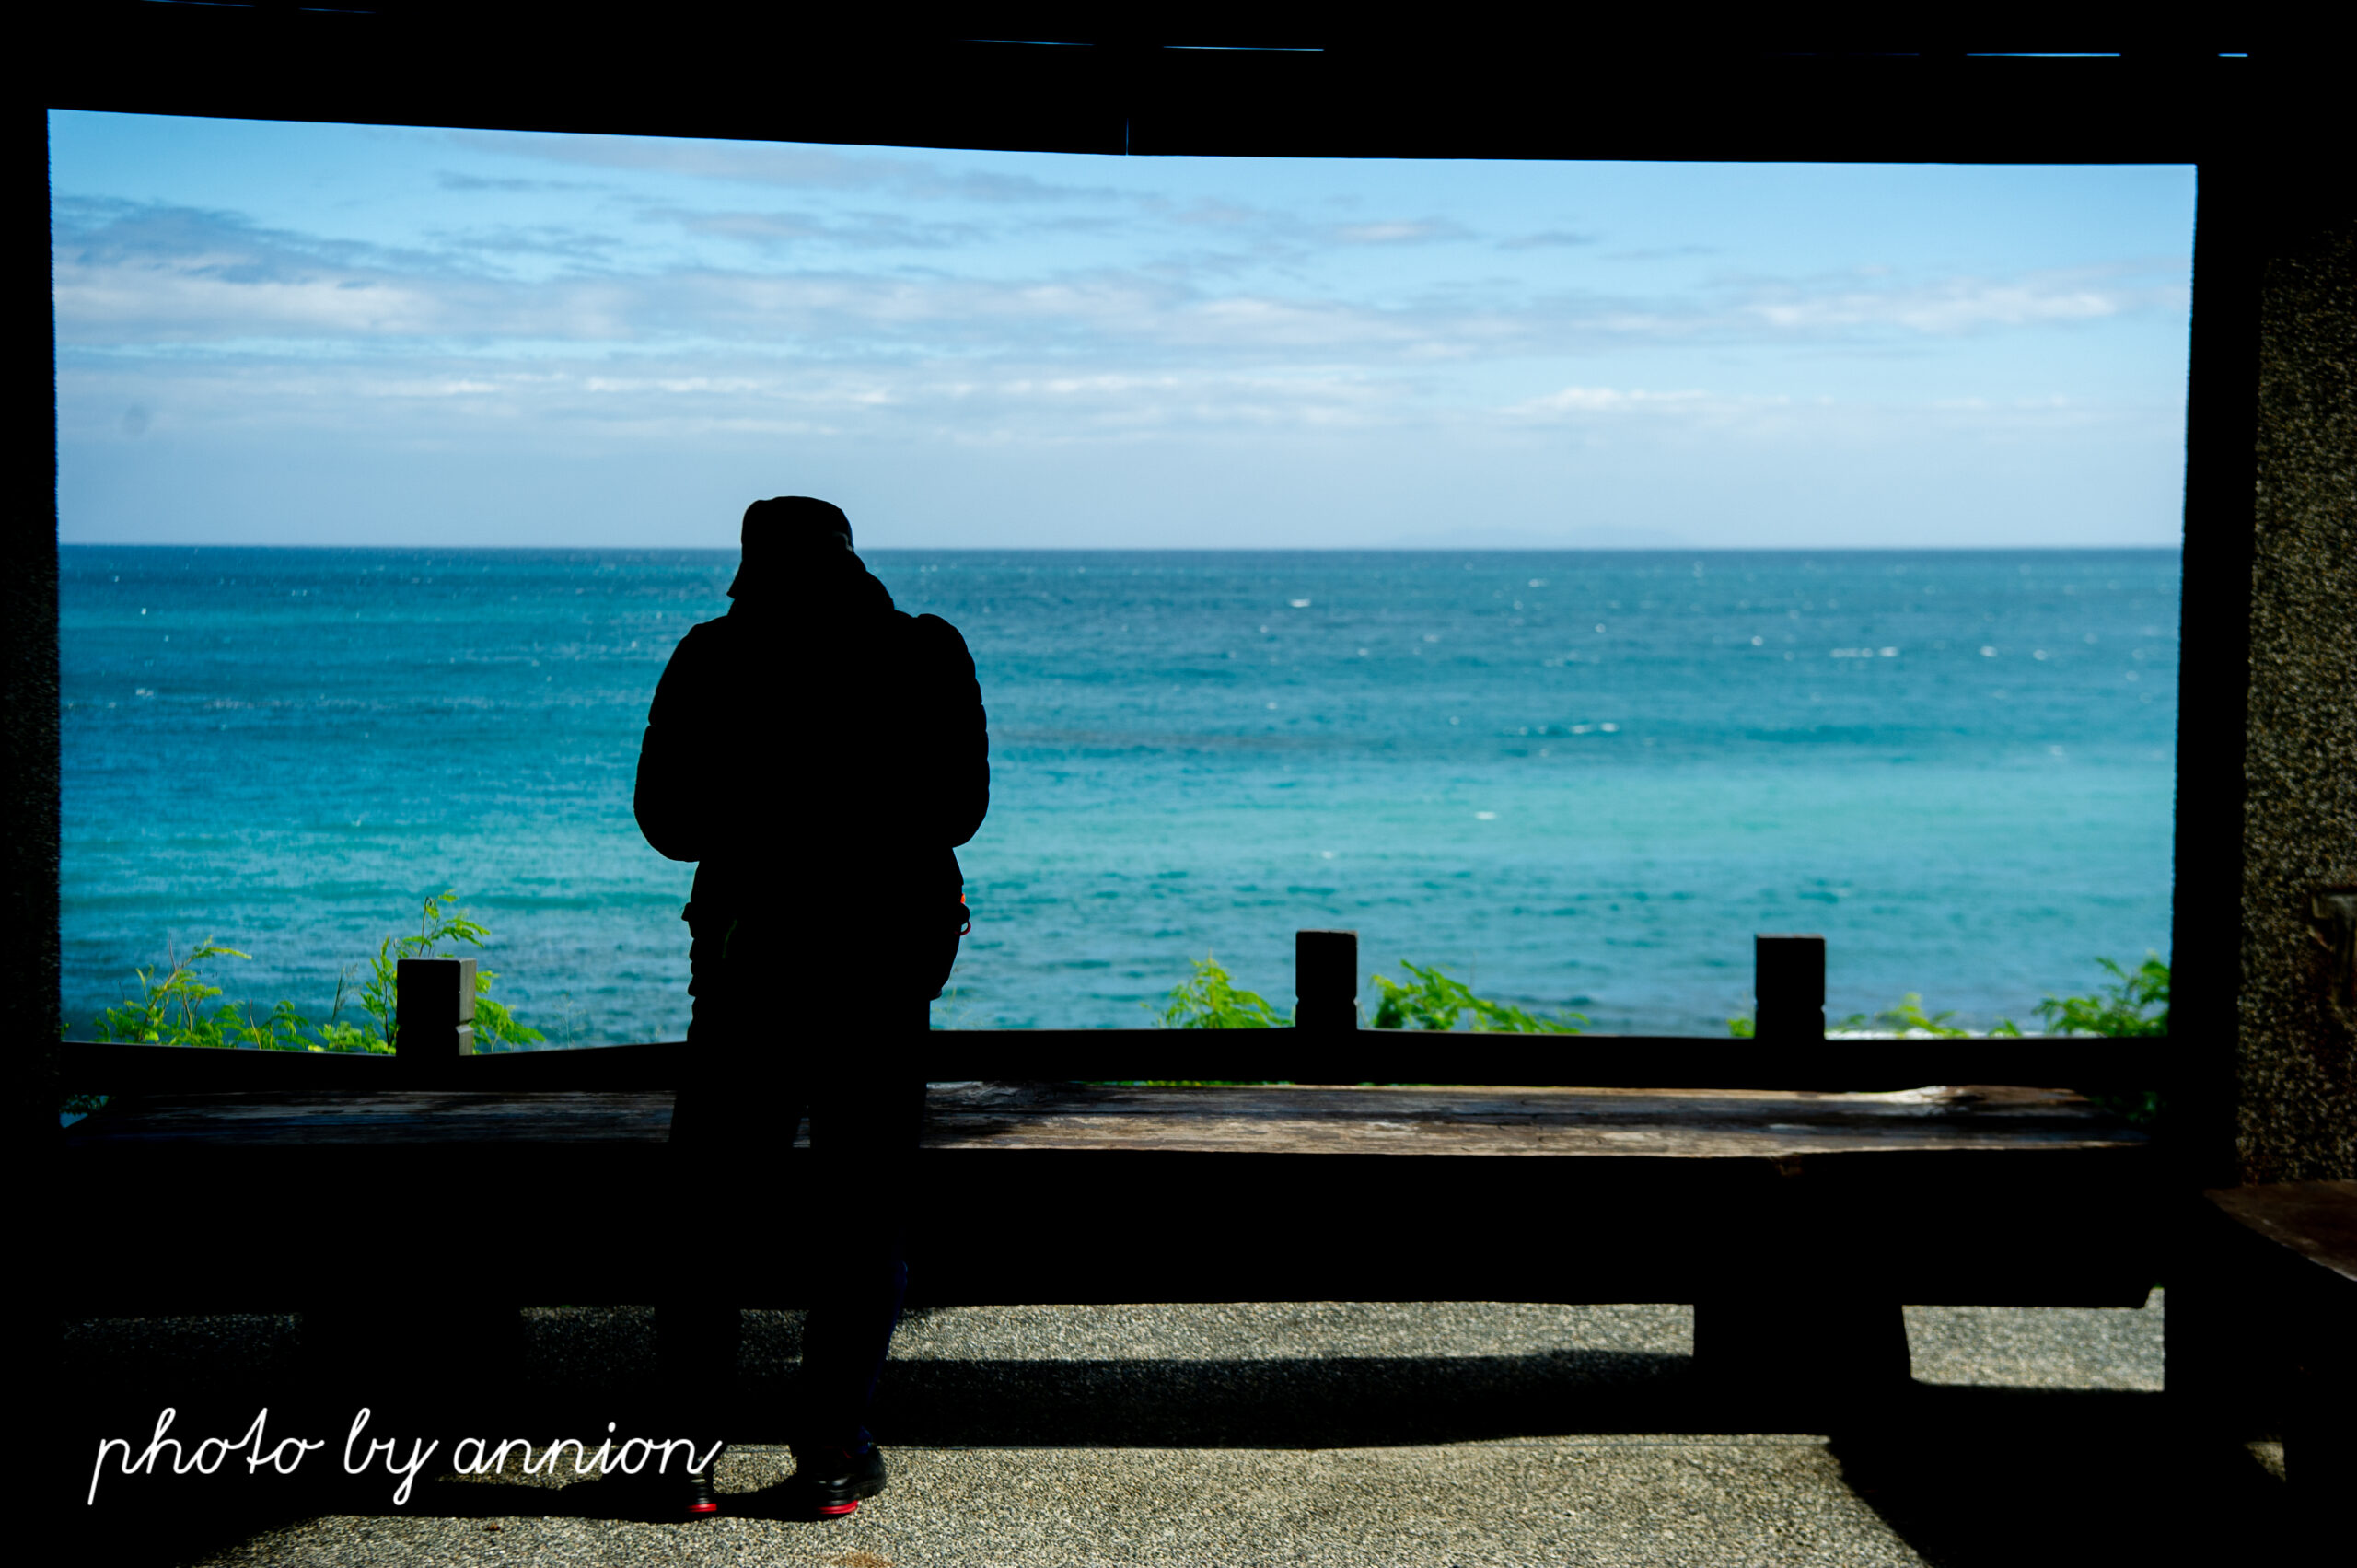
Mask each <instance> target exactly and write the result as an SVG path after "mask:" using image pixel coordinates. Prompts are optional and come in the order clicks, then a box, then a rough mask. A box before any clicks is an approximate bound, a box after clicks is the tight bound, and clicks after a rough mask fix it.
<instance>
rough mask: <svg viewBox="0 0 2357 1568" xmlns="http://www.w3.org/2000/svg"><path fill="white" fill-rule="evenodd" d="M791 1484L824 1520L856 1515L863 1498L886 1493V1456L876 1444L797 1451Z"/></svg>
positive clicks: (800, 1449)
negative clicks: (884, 1491) (853, 1447)
mask: <svg viewBox="0 0 2357 1568" xmlns="http://www.w3.org/2000/svg"><path fill="white" fill-rule="evenodd" d="M789 1484H790V1485H791V1486H792V1487H793V1488H794V1490H795V1492H796V1493H799V1494H800V1495H801V1496H802V1498H803V1499H804V1500H805V1501H807V1503H808V1504H809V1505H810V1507H811V1509H812V1510H813V1511H814V1512H815V1513H817V1515H818V1516H819V1517H820V1518H822V1519H840V1518H842V1517H843V1516H846V1515H849V1514H853V1513H856V1512H857V1511H858V1509H859V1501H860V1499H861V1498H863V1497H873V1496H875V1495H876V1494H877V1493H879V1492H881V1491H883V1490H884V1455H883V1451H882V1450H881V1449H879V1448H877V1446H876V1445H875V1444H873V1443H868V1444H864V1445H862V1446H860V1447H858V1448H855V1449H847V1448H796V1449H795V1451H794V1478H793V1480H792V1481H791V1482H789Z"/></svg>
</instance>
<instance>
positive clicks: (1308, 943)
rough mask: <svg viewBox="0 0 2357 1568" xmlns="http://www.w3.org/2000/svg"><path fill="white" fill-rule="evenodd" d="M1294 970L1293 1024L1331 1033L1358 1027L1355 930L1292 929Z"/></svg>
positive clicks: (1356, 941)
mask: <svg viewBox="0 0 2357 1568" xmlns="http://www.w3.org/2000/svg"><path fill="white" fill-rule="evenodd" d="M1293 974H1294V982H1293V985H1294V1000H1295V1006H1294V1015H1293V1022H1294V1027H1295V1028H1301V1029H1315V1030H1318V1031H1319V1032H1321V1033H1329V1034H1331V1033H1339V1032H1342V1031H1346V1030H1350V1029H1355V1028H1358V1027H1359V934H1358V933H1357V932H1355V931H1296V932H1295V933H1294V935H1293Z"/></svg>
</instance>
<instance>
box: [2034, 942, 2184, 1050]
mask: <svg viewBox="0 0 2357 1568" xmlns="http://www.w3.org/2000/svg"><path fill="white" fill-rule="evenodd" d="M2096 963H2098V964H2101V965H2102V966H2103V967H2104V968H2105V969H2106V970H2108V971H2109V972H2110V974H2111V977H2112V980H2113V982H2114V983H2112V984H2110V985H2103V986H2098V987H2096V994H2094V995H2093V996H2049V997H2048V998H2047V999H2046V1000H2045V1001H2043V1002H2040V1003H2039V1004H2038V1016H2040V1017H2042V1018H2044V1019H2045V1020H2046V1023H2047V1027H2048V1028H2050V1029H2052V1030H2053V1031H2054V1032H2055V1033H2056V1034H2064V1035H2108V1036H2111V1037H2113V1038H2115V1039H2124V1038H2133V1037H2138V1036H2148V1035H2165V1034H2166V1033H2168V1032H2169V966H2168V964H2167V963H2166V962H2165V960H2164V959H2163V958H2161V956H2160V955H2159V954H2158V953H2147V954H2146V955H2145V956H2144V961H2143V962H2142V963H2141V964H2139V965H2137V966H2136V967H2135V968H2134V969H2133V970H2128V969H2122V968H2121V967H2120V966H2119V964H2118V963H2115V962H2114V961H2113V960H2111V959H2109V958H2097V959H2096ZM2155 1007H2157V1008H2159V1009H2160V1011H2159V1012H2157V1013H2155V1012H2154V1011H2153V1009H2154V1008H2155Z"/></svg>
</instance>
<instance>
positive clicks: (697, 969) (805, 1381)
mask: <svg viewBox="0 0 2357 1568" xmlns="http://www.w3.org/2000/svg"><path fill="white" fill-rule="evenodd" d="M743 540H744V553H743V558H742V561H741V563H740V564H739V567H738V570H737V579H736V581H735V582H734V583H733V584H732V585H730V587H729V589H728V594H729V597H730V598H732V599H733V600H735V603H734V604H733V605H732V606H731V607H730V609H729V610H728V613H727V614H726V615H725V616H722V617H721V618H720V619H718V620H716V621H704V622H703V623H702V624H701V625H698V626H696V627H693V628H691V630H690V631H689V633H688V634H687V636H686V637H685V638H683V639H681V641H680V643H679V647H678V648H677V649H675V650H674V651H673V653H672V655H671V662H670V664H669V665H668V667H667V668H665V670H664V671H663V679H662V681H661V682H660V683H659V684H658V685H657V686H656V689H655V702H654V704H653V706H652V708H651V709H650V710H649V712H648V714H647V724H646V738H645V740H644V744H643V746H642V747H641V749H640V751H639V759H638V791H637V798H636V808H637V814H638V823H639V827H640V829H641V830H643V831H644V833H645V834H646V839H647V842H649V843H651V844H653V845H654V846H655V847H656V849H657V850H659V851H661V852H662V853H663V854H665V855H667V856H668V857H669V858H671V859H673V860H692V861H695V862H696V863H697V865H696V877H695V886H694V889H693V891H692V894H691V901H690V902H689V905H688V909H687V914H686V918H687V921H688V929H689V934H690V947H689V960H688V961H689V968H690V972H691V977H692V978H691V980H690V981H689V985H688V991H689V993H690V994H691V996H693V997H694V999H695V1002H694V1013H693V1016H692V1021H691V1023H690V1024H689V1026H688V1042H689V1047H690V1050H689V1054H690V1057H691V1067H690V1069H689V1077H688V1082H687V1083H686V1084H685V1085H684V1086H683V1087H682V1089H681V1090H680V1093H679V1102H678V1106H677V1109H675V1110H674V1112H673V1114H672V1121H671V1140H672V1144H673V1148H674V1151H675V1153H674V1159H675V1168H676V1170H677V1172H678V1174H679V1176H680V1177H681V1178H682V1179H684V1182H685V1191H684V1193H683V1196H682V1198H681V1201H680V1202H679V1204H678V1206H677V1208H676V1213H677V1214H678V1216H679V1217H678V1225H679V1230H678V1232H677V1234H676V1235H674V1236H673V1237H669V1238H668V1243H669V1245H671V1246H673V1247H674V1248H675V1249H677V1251H678V1254H679V1273H678V1276H677V1277H678V1280H679V1283H678V1285H677V1287H676V1288H675V1289H674V1290H673V1292H672V1293H671V1295H670V1298H669V1299H668V1300H666V1301H665V1302H664V1303H663V1304H662V1306H661V1307H659V1308H658V1310H657V1324H658V1328H657V1333H658V1337H659V1340H660V1343H661V1353H662V1360H663V1375H664V1378H665V1382H666V1385H667V1387H668V1388H669V1389H670V1390H671V1405H672V1412H673V1419H674V1420H675V1421H676V1422H679V1423H685V1424H686V1425H687V1426H688V1427H690V1428H691V1429H692V1430H691V1431H686V1432H675V1433H673V1434H670V1435H691V1436H694V1437H695V1438H697V1440H698V1443H699V1452H701V1451H702V1447H704V1446H710V1445H712V1444H714V1443H715V1442H717V1441H718V1440H720V1439H722V1438H725V1437H726V1435H727V1432H726V1413H727V1391H728V1388H729V1387H730V1384H731V1382H732V1375H733V1370H734V1365H735V1360H736V1353H737V1332H738V1313H737V1302H738V1297H737V1296H736V1295H733V1294H732V1293H731V1291H730V1288H729V1286H728V1285H727V1283H726V1281H727V1280H729V1279H731V1278H742V1277H744V1276H745V1275H747V1274H751V1275H753V1276H754V1277H756V1278H760V1277H764V1276H765V1275H766V1274H768V1273H770V1272H775V1271H776V1269H778V1268H779V1267H781V1266H782V1267H783V1268H784V1269H785V1270H788V1271H792V1272H797V1273H798V1275H799V1277H800V1278H801V1280H802V1281H803V1283H804V1285H805V1298H806V1299H807V1301H808V1302H809V1303H810V1311H809V1316H808V1318H807V1323H806V1327H805V1329H804V1331H803V1345H802V1408H801V1410H800V1412H799V1414H798V1416H797V1419H796V1425H795V1431H794V1434H793V1446H794V1451H795V1460H796V1469H795V1485H796V1487H797V1488H798V1489H799V1490H801V1491H803V1492H804V1493H806V1494H807V1501H808V1502H809V1504H811V1505H812V1506H814V1507H816V1508H817V1509H818V1510H819V1511H820V1512H821V1513H828V1514H843V1513H849V1512H851V1511H852V1510H853V1509H854V1508H856V1507H857V1506H858V1499H860V1498H862V1497H866V1496H871V1495H873V1494H874V1493H876V1492H877V1490H879V1489H880V1488H881V1487H882V1486H883V1484H884V1463H883V1458H882V1457H881V1456H880V1455H879V1454H877V1451H876V1448H875V1446H874V1444H873V1442H872V1441H871V1439H870V1437H869V1434H868V1433H867V1430H866V1427H865V1417H866V1411H867V1406H868V1402H869V1400H871V1399H872V1397H873V1395H874V1392H875V1386H876V1378H877V1373H878V1371H879V1370H880V1369H881V1367H882V1365H883V1363H884V1356H885V1352H886V1350H887V1349H888V1347H889V1345H890V1343H891V1339H892V1330H893V1327H894V1325H895V1324H896V1323H897V1322H898V1320H899V1318H900V1300H901V1296H902V1294H903V1292H904V1290H905V1288H906V1285H907V1280H908V1271H907V1266H906V1263H905V1261H904V1260H903V1257H902V1251H901V1237H902V1233H903V1215H904V1214H905V1213H906V1210H907V1205H908V1202H909V1201H910V1192H909V1184H908V1178H909V1168H910V1165H911V1157H912V1156H913V1154H914V1151H915V1148H916V1143H917V1135H918V1131H919V1126H920V1123H921V1121H922V1118H923V1106H924V1084H923V1079H922V1076H921V1073H920V1070H919V1065H918V1063H917V1061H916V1048H917V1047H918V1045H919V1044H920V1043H921V1041H922V1037H923V1032H924V1030H925V1029H926V1028H927V1027H928V1023H927V1004H928V1003H929V1002H931V1001H932V1000H933V999H934V998H935V997H936V996H938V995H940V994H941V987H942V984H943V982H944V981H946V980H947V979H948V976H949V968H950V964H951V962H952V960H953V959H955V958H956V957H957V951H958V933H959V930H960V928H961V926H962V925H963V923H964V906H963V904H962V903H961V901H960V900H961V892H960V889H962V887H963V885H964V881H963V877H962V874H961V873H960V871H959V869H958V857H957V855H956V854H955V853H954V851H955V848H956V846H957V845H958V844H962V843H964V842H966V841H967V840H968V839H970V838H971V837H972V836H973V834H974V830H976V829H977V828H978V827H980V826H981V820H982V815H983V813H984V812H985V811H986V810H987V809H988V808H989V805H990V761H989V752H988V738H987V736H986V734H985V731H984V727H983V714H982V703H981V689H980V687H979V686H977V684H976V683H975V679H974V661H973V658H972V656H970V654H969V653H968V652H967V650H966V643H965V639H964V638H962V637H960V636H959V635H958V631H957V629H956V628H955V627H953V626H951V625H950V624H949V623H948V622H947V621H943V620H941V619H940V618H939V617H937V616H932V615H923V616H915V617H911V616H909V615H907V614H905V613H903V612H901V611H900V610H895V609H894V608H893V607H892V596H891V595H890V594H888V593H887V592H886V591H885V589H884V585H883V584H882V583H880V582H878V581H877V579H876V578H875V577H874V576H872V575H869V574H868V572H867V570H866V568H865V566H864V565H862V564H861V563H860V560H859V557H858V556H856V555H854V554H853V553H852V547H851V523H850V521H849V520H848V519H847V518H845V517H844V516H843V514H842V511H841V510H839V509H838V508H836V507H835V506H833V505H829V504H828V503H827V502H824V501H817V500H812V499H810V498H809V497H807V496H801V495H788V496H781V497H779V498H777V499H774V500H769V501H756V502H754V503H753V505H750V506H749V507H747V508H746V510H745V523H744V534H743ZM806 1111H807V1114H808V1116H809V1118H810V1144H809V1147H808V1149H807V1150H804V1151H795V1150H794V1149H793V1147H792V1145H793V1143H794V1136H795V1124H796V1122H797V1121H798V1120H799V1119H800V1118H801V1117H802V1116H803V1115H804V1114H805V1112H806ZM741 1260H751V1261H752V1262H753V1263H755V1264H756V1267H754V1268H752V1269H746V1268H744V1267H742V1265H741ZM684 1485H685V1495H684V1498H683V1505H684V1506H685V1507H686V1508H687V1509H688V1511H689V1512H690V1513H691V1514H709V1513H713V1512H715V1511H716V1508H717V1504H716V1501H715V1499H714V1493H713V1491H712V1486H711V1472H710V1470H709V1469H706V1470H705V1471H703V1472H702V1473H700V1474H698V1475H696V1476H694V1477H691V1480H690V1481H688V1482H687V1483H684Z"/></svg>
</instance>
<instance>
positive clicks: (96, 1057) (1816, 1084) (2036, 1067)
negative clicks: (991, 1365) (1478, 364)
mask: <svg viewBox="0 0 2357 1568" xmlns="http://www.w3.org/2000/svg"><path fill="white" fill-rule="evenodd" d="M1295 961H1296V988H1297V995H1298V1007H1297V1010H1296V1014H1295V1016H1296V1017H1297V1019H1298V1020H1299V1021H1298V1023H1297V1024H1296V1025H1295V1026H1294V1027H1292V1028H1275V1029H1222V1030H1200V1031H1199V1030H1174V1029H1161V1028H1129V1029H958V1030H939V1031H935V1032H934V1033H931V1034H928V1035H926V1036H924V1037H923V1039H922V1040H921V1041H920V1042H919V1043H918V1044H917V1045H916V1051H917V1054H918V1058H919V1060H918V1065H919V1066H921V1067H922V1068H923V1074H924V1076H925V1078H926V1079H927V1080H928V1081H930V1082H936V1083H939V1082H951V1081H964V1080H976V1079H979V1080H984V1081H993V1082H1030V1081H1059V1080H1087V1081H1097V1082H1138V1081H1160V1080H1167V1079H1183V1080H1195V1081H1202V1080H1213V1081H1227V1080H1234V1081H1248V1082H1289V1083H1303V1084H1359V1083H1454V1084H1502V1085H1503V1084H1515V1085H1528V1086H1548V1085H1565V1086H1588V1087H1595V1088H1616V1087H1629V1088H1726V1089H1741V1088H1758V1089H1792V1088H1822V1089H1844V1090H1864V1089H1898V1088H1908V1087H1913V1086H1918V1085H1924V1084H2025V1085H2033V1084H2034V1085H2041V1086H2069V1087H2073V1088H2080V1089H2087V1088H2149V1087H2153V1086H2158V1085H2160V1084H2162V1083H2163V1082H2164V1080H2165V1069H2166V1067H2167V1065H2168V1060H2169V1055H2168V1042H2167V1041H2166V1040H2104V1039H2090V1038H2087V1037H2084V1036H2077V1037H2037V1036H2030V1037H2023V1038H2020V1039H2012V1038H1996V1039H1968V1040H1923V1039H1916V1040H1827V1039H1826V1038H1825V1000H1824V999H1825V942H1824V938H1822V937H1819V936H1761V937H1759V938H1758V941H1757V945H1756V953H1755V961H1756V970H1755V975H1754V987H1753V993H1754V995H1755V996H1756V997H1757V998H1758V1002H1759V1012H1758V1031H1757V1034H1756V1036H1755V1037H1754V1038H1752V1039H1749V1040H1736V1039H1726V1038H1720V1037H1711V1036H1692V1035H1608V1034H1580V1035H1521V1034H1448V1035H1436V1034H1434V1033H1432V1032H1429V1031H1424V1030H1412V1029H1398V1030H1395V1029H1368V1028H1360V1027H1358V1014H1357V1001H1356V996H1355V993H1356V990H1357V985H1358V937H1357V933H1355V932H1350V931H1303V932H1301V933H1299V934H1298V935H1297V937H1296V941H1295ZM473 1000H474V960H473V959H471V958H404V959H402V960H401V970H400V975H399V991H398V995H397V999H396V1015H395V1016H396V1018H397V1020H398V1028H397V1033H396V1037H395V1039H396V1045H397V1048H398V1049H397V1050H396V1051H394V1052H393V1053H392V1054H389V1055H362V1054H346V1053H320V1052H310V1051H251V1050H246V1051H205V1050H189V1049H184V1048H180V1047H173V1046H160V1045H123V1044H106V1043H97V1042H89V1041H68V1042H66V1043H65V1044H64V1047H63V1069H64V1072H63V1085H62V1086H63V1087H64V1089H65V1090H66V1091H67V1092H69V1093H80V1094H91V1093H96V1094H203V1093H223V1094H227V1093H253V1092H269V1091H272V1090H318V1089H344V1088H351V1089H370V1088H409V1089H415V1088H436V1089H450V1090H468V1091H479V1092H482V1093H517V1094H521V1093H555V1092H563V1091H568V1090H571V1091H583V1092H588V1091H598V1090H622V1089H666V1088H672V1087H675V1086H677V1085H678V1082H679V1077H680V1074H681V1071H682V1068H683V1066H684V1064H685V1063H686V1061H687V1052H688V1051H689V1047H688V1046H687V1045H686V1044H685V1043H684V1042H681V1041H677V1040H671V1041H660V1042H656V1043H651V1044H642V1045H601V1046H584V1047H577V1048H572V1049H551V1050H540V1051H505V1052H498V1053H491V1054H478V1053H476V1051H474V1041H473V1029H472V1027H471V1020H472V1017H473ZM1444 1042H1446V1043H1445V1044H1444ZM797 1043H804V1044H809V1043H816V1042H811V1041H809V1040H808V1037H807V1035H804V1036H802V1037H801V1039H800V1040H799V1041H797Z"/></svg>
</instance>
